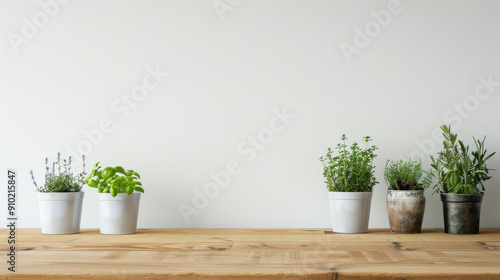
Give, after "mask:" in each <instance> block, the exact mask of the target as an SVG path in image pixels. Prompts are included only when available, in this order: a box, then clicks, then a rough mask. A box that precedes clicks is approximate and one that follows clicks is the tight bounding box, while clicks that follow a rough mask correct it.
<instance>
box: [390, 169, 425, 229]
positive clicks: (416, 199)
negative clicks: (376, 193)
mask: <svg viewBox="0 0 500 280" xmlns="http://www.w3.org/2000/svg"><path fill="white" fill-rule="evenodd" d="M425 173H426V172H425V171H424V170H423V169H422V161H420V160H419V161H415V160H411V159H409V160H408V161H403V160H400V161H390V160H388V161H387V162H386V163H385V171H384V178H385V181H386V182H387V186H388V190H387V196H386V202H387V213H388V215H389V224H390V226H391V231H392V232H395V233H420V231H421V230H422V221H423V219H424V211H425V195H424V190H425V189H426V188H428V187H429V186H430V184H431V182H432V178H431V175H430V174H428V173H427V174H425ZM424 174H425V176H424Z"/></svg>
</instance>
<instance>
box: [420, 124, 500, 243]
mask: <svg viewBox="0 0 500 280" xmlns="http://www.w3.org/2000/svg"><path fill="white" fill-rule="evenodd" d="M441 130H442V131H443V137H444V140H443V150H442V151H441V152H439V153H438V157H437V158H434V157H433V156H430V158H431V161H432V164H431V167H432V172H431V174H432V176H433V177H434V178H436V179H437V183H436V185H435V186H434V189H435V193H436V192H437V193H439V194H440V195H441V201H442V203H443V215H444V231H445V233H451V234H477V233H479V220H480V214H481V201H482V199H483V191H484V190H485V189H484V184H483V182H484V181H486V180H488V179H490V178H491V176H490V175H489V171H491V170H493V169H489V168H488V167H487V166H486V161H487V160H488V159H490V158H491V157H492V156H493V155H494V154H495V153H491V154H489V155H488V153H487V150H486V149H485V147H484V142H485V140H486V136H485V137H484V138H483V140H482V141H480V140H477V139H476V138H474V137H472V138H473V140H474V144H475V146H476V150H475V151H472V152H470V151H469V146H468V145H467V146H466V145H465V144H464V143H463V142H462V141H461V140H457V134H453V133H452V132H451V127H450V126H444V125H443V126H441ZM479 186H481V188H479Z"/></svg>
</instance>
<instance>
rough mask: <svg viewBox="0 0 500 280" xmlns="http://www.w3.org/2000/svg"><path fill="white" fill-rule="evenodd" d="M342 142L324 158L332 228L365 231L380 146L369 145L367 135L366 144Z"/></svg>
mask: <svg viewBox="0 0 500 280" xmlns="http://www.w3.org/2000/svg"><path fill="white" fill-rule="evenodd" d="M346 140H347V138H346V136H345V135H342V143H340V144H338V145H337V147H336V148H335V150H332V149H331V148H328V152H327V154H326V156H324V157H321V158H320V160H321V161H322V162H323V167H324V171H323V175H324V176H325V183H326V184H327V188H328V191H329V192H328V197H329V201H330V216H331V221H332V230H333V231H334V232H338V233H365V232H367V231H368V223H369V219H370V207H371V199H372V190H373V186H374V185H376V184H377V183H378V182H377V181H376V179H375V176H374V171H375V166H374V165H373V160H374V158H375V157H376V155H375V150H376V149H377V147H376V146H369V145H368V143H369V142H370V141H371V138H370V137H369V136H366V137H364V138H363V141H364V142H365V147H361V146H359V145H358V143H353V144H352V145H351V147H348V146H347V144H346Z"/></svg>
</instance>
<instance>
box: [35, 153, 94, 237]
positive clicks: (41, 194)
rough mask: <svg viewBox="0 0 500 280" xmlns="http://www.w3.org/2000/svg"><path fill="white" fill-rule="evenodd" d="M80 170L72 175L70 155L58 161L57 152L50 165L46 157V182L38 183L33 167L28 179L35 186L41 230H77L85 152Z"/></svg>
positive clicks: (44, 232)
mask: <svg viewBox="0 0 500 280" xmlns="http://www.w3.org/2000/svg"><path fill="white" fill-rule="evenodd" d="M82 158H83V172H81V173H79V174H76V175H73V173H72V172H71V157H69V158H68V160H66V159H64V160H63V163H62V164H61V157H60V153H58V154H57V161H56V162H53V164H52V169H51V168H50V167H49V165H48V159H45V169H46V172H45V184H44V185H43V186H42V187H38V185H37V183H36V181H35V176H34V174H33V170H31V171H30V173H31V179H32V180H33V183H34V185H35V187H36V188H37V191H38V192H37V198H38V206H39V212H40V224H41V230H42V233H43V234H72V233H78V232H80V221H81V217H82V205H83V198H84V193H83V192H82V191H81V190H82V187H83V185H84V184H85V175H86V173H85V156H83V157H82Z"/></svg>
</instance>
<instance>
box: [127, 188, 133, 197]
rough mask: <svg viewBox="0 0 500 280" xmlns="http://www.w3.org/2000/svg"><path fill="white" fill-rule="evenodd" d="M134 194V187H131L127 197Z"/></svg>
mask: <svg viewBox="0 0 500 280" xmlns="http://www.w3.org/2000/svg"><path fill="white" fill-rule="evenodd" d="M133 192H134V187H132V186H130V187H128V188H127V195H131V194H132V193H133Z"/></svg>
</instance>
